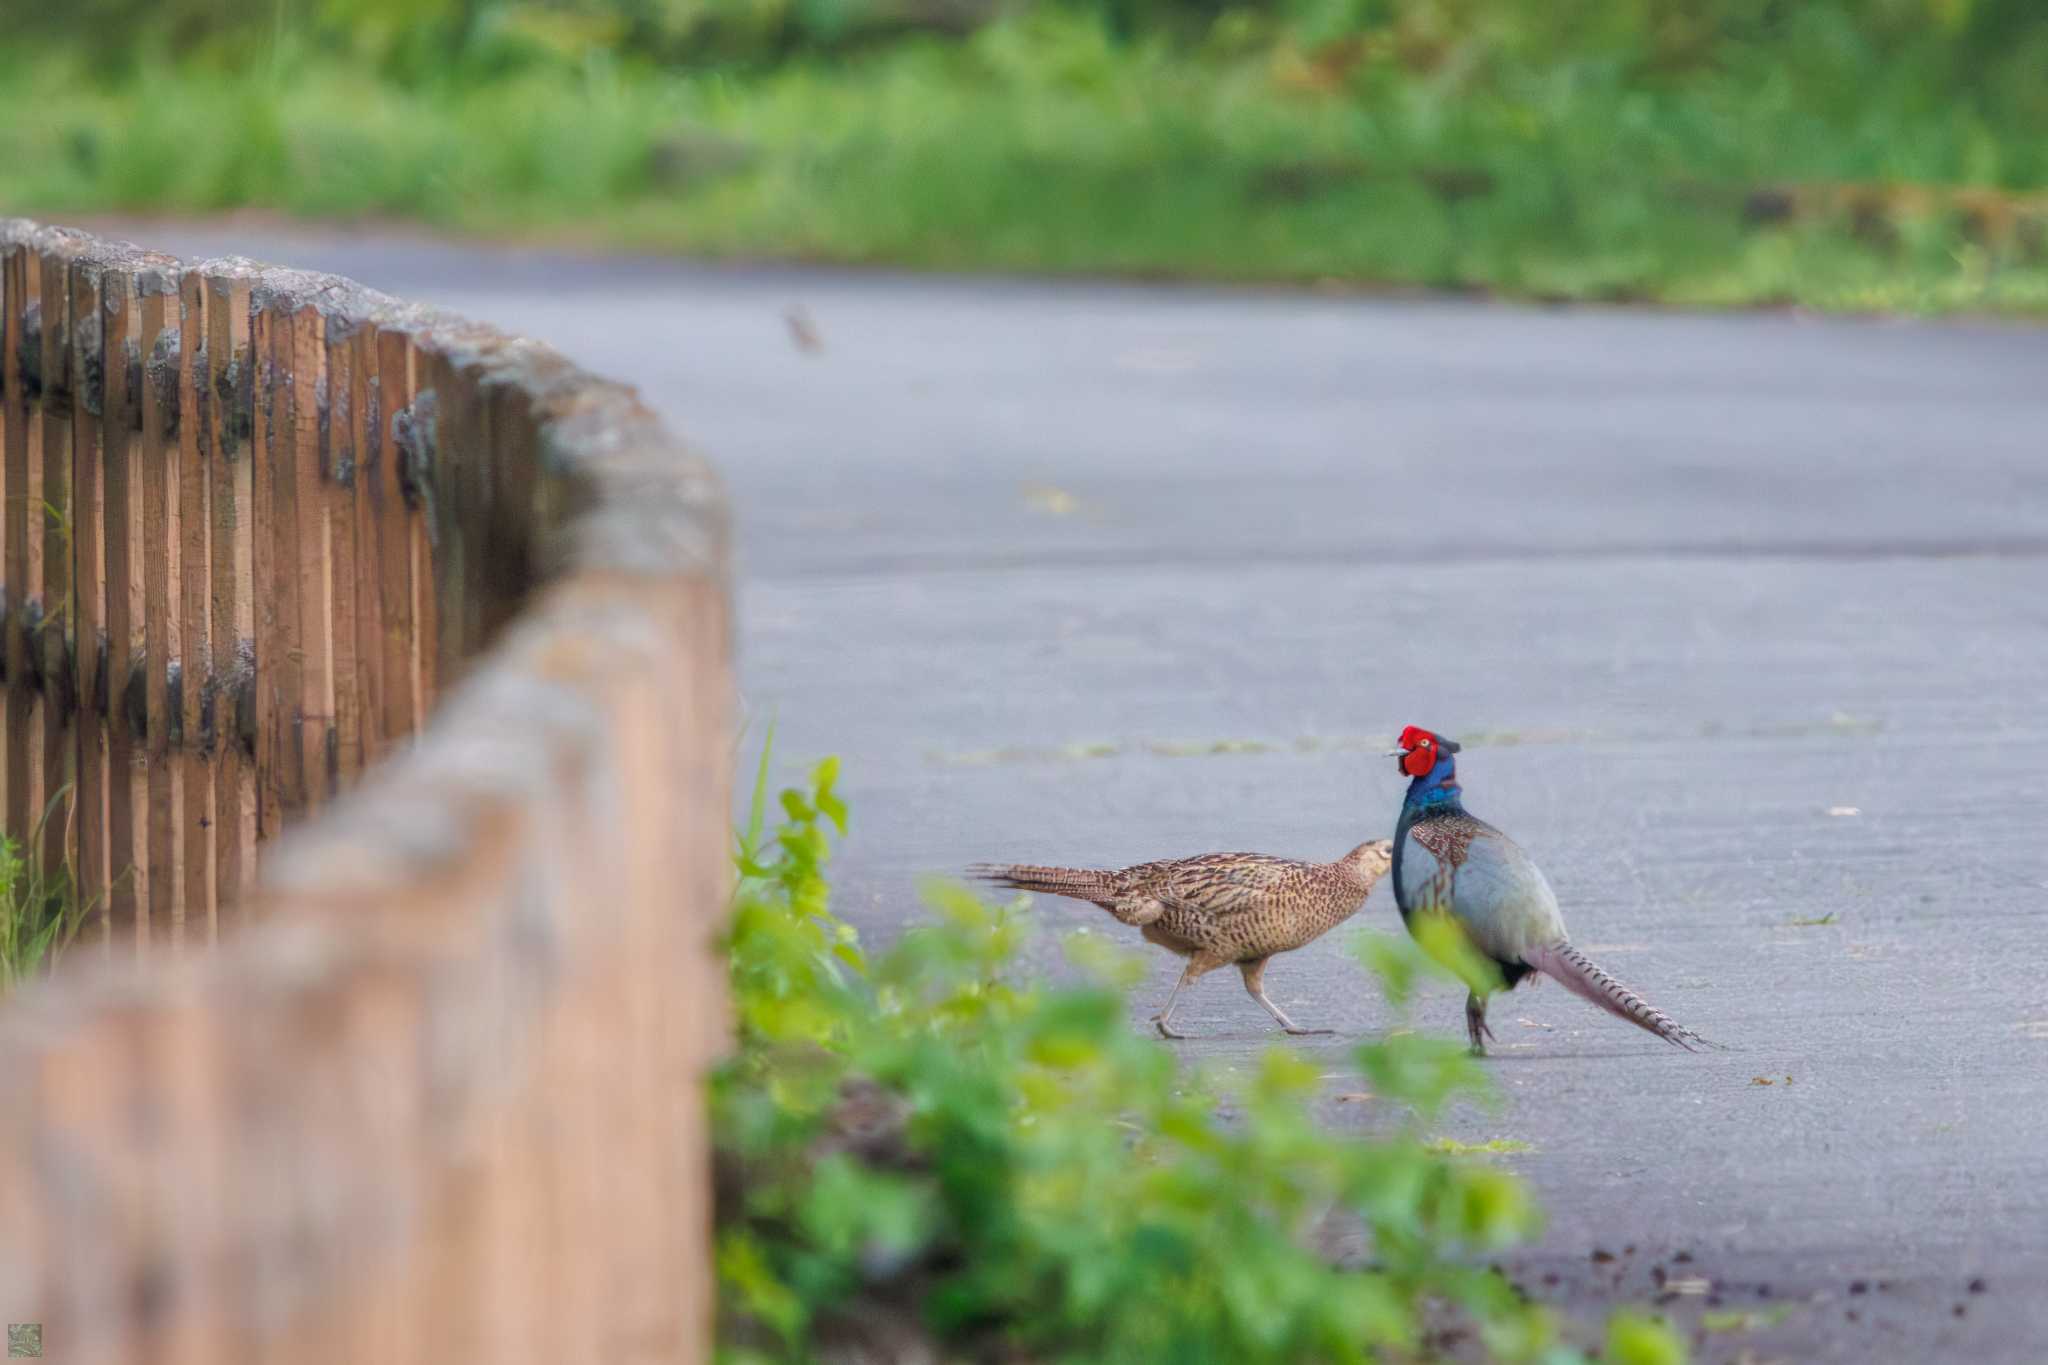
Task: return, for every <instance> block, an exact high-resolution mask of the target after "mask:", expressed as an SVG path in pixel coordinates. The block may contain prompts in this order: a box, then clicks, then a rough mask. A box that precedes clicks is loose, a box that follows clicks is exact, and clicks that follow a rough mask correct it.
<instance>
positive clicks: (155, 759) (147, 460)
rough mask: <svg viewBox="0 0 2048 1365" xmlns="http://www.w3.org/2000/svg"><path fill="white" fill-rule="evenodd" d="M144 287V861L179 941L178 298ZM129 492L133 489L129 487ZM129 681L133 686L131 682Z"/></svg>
mask: <svg viewBox="0 0 2048 1365" xmlns="http://www.w3.org/2000/svg"><path fill="white" fill-rule="evenodd" d="M140 283H141V288H142V343H141V358H142V373H141V375H140V376H139V378H140V386H139V387H140V393H141V398H142V465H141V468H140V469H139V470H137V471H136V479H137V480H139V482H140V483H141V485H142V487H141V498H140V499H139V501H140V503H141V527H142V535H141V550H142V555H141V558H142V585H143V586H142V627H143V630H142V639H143V650H142V657H143V675H142V689H141V690H142V696H141V700H142V712H143V717H144V721H143V725H142V735H141V739H142V755H143V757H142V769H143V791H144V793H145V802H146V806H145V809H146V811H147V818H146V820H145V822H144V828H145V846H146V854H145V865H146V866H147V868H148V875H147V882H148V889H149V924H150V939H151V941H152V942H153V943H155V944H157V945H160V946H164V947H175V946H177V945H178V944H179V943H181V941H182V939H183V937H184V919H185V904H184V896H185V877H184V869H183V868H182V867H180V866H179V864H178V847H177V838H178V830H179V825H180V822H179V819H178V791H177V781H176V777H177V774H176V771H175V769H173V767H172V765H171V710H170V689H169V683H170V673H171V665H172V662H173V659H174V657H175V646H176V643H177V641H178V640H179V638H180V630H179V622H178V621H177V620H176V619H175V618H173V617H172V615H171V607H172V597H171V575H172V565H171V552H172V548H173V546H174V545H175V544H176V543H177V540H178V524H177V521H176V518H175V516H174V512H175V509H176V508H177V505H178V504H177V489H176V484H175V481H176V477H177V466H178V462H177V447H176V444H175V441H176V439H177V433H176V429H175V424H176V422H177V418H178V415H179V409H178V405H177V396H176V394H175V393H170V392H166V390H165V388H164V385H163V383H162V380H163V377H164V375H165V374H166V372H168V373H169V374H171V375H173V376H175V375H176V374H177V373H178V364H179V362H178V356H177V350H176V348H177V347H178V345H179V337H178V334H177V331H176V329H175V328H174V327H173V325H172V324H173V323H174V321H175V320H176V317H177V296H176V294H175V293H174V292H173V284H172V282H171V281H170V280H169V279H167V278H166V277H165V276H164V275H163V274H162V273H161V272H157V271H150V272H146V273H145V274H144V275H143V277H142V279H141V282H140ZM131 496H133V494H132V493H131ZM130 686H131V687H132V686H133V684H132V683H131V684H130Z"/></svg>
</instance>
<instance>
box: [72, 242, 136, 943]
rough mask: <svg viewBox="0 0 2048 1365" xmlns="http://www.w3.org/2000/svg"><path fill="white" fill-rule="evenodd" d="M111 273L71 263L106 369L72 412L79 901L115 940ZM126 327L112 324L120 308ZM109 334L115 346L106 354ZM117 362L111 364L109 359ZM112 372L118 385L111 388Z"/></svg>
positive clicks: (117, 397)
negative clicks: (106, 463)
mask: <svg viewBox="0 0 2048 1365" xmlns="http://www.w3.org/2000/svg"><path fill="white" fill-rule="evenodd" d="M109 281H111V284H112V287H113V290H114V292H115V294H116V295H117V296H119V295H125V293H126V291H127V287H128V286H127V276H126V274H125V272H122V271H119V270H112V271H102V269H101V268H100V267H98V266H96V265H93V264H90V263H88V262H83V261H81V262H78V263H76V264H74V265H73V266H72V269H71V315H72V316H73V317H74V318H92V319H94V320H95V324H96V325H95V326H94V327H93V328H91V329H88V338H89V340H88V341H87V343H86V344H89V345H94V346H96V347H97V350H98V354H97V355H95V356H93V357H92V358H91V365H92V368H93V369H95V370H96V371H97V372H98V373H99V375H100V376H101V398H100V401H99V402H98V403H95V404H80V405H78V406H77V407H76V408H75V409H74V410H73V413H72V418H71V496H72V502H73V506H74V511H73V513H72V517H71V592H72V600H73V604H74V605H73V610H72V619H73V621H74V635H75V639H76V657H77V661H78V707H77V716H76V729H75V734H76V735H77V743H78V754H77V757H76V759H75V760H74V766H73V770H74V771H75V772H76V773H77V775H78V776H77V792H76V801H77V809H78V853H77V859H78V861H77V863H76V865H75V866H74V868H73V876H74V877H75V878H76V884H77V888H78V902H79V904H80V906H82V907H83V908H84V909H85V910H86V912H87V913H88V915H89V916H90V917H91V922H92V927H91V929H90V932H91V933H92V934H94V935H95V936H96V937H99V938H102V939H103V940H105V941H106V942H108V943H111V942H112V933H111V925H112V921H111V920H110V919H109V918H108V916H107V904H106V895H107V878H108V875H109V874H108V867H107V726H106V713H105V710H104V708H103V707H102V706H101V705H100V704H99V699H100V697H101V696H102V694H103V689H104V688H105V686H106V679H105V678H103V677H102V676H101V670H102V668H103V667H104V664H103V651H104V649H105V645H106V636H107V625H106V617H107V584H106V573H107V566H106V556H105V553H104V552H103V550H102V547H101V540H102V536H101V528H102V526H103V525H104V523H103V521H102V518H103V517H104V516H105V515H106V514H105V511H104V506H103V498H104V494H103V491H102V488H101V466H102V463H103V449H104V447H103V440H104V435H103V433H104V431H112V432H114V433H115V438H114V439H116V440H117V441H120V440H125V437H124V436H122V434H121V433H122V432H123V430H124V428H125V424H126V422H127V417H128V398H127V383H126V373H127V345H126V343H127V334H126V325H125V324H126V309H125V304H124V303H123V302H122V301H121V300H120V299H118V298H117V299H116V301H115V304H114V309H113V311H112V312H111V313H110V311H109V309H108V307H107V306H105V305H106V296H105V293H104V290H105V288H106V286H107V283H108V282H109ZM116 315H118V316H119V317H120V318H121V319H122V325H121V326H120V327H110V326H109V325H108V324H109V322H110V321H111V320H112V318H113V317H114V316H116ZM110 338H111V343H112V346H113V350H114V354H113V355H112V356H111V357H110V356H109V355H108V349H107V348H108V344H109V339H110ZM110 359H111V360H112V361H113V362H114V363H113V364H112V365H111V366H109V364H108V362H109V360H110ZM110 376H111V377H112V378H113V379H114V380H116V381H117V382H118V387H117V388H114V389H109V388H108V387H107V385H106V380H107V379H108V378H109V377H110Z"/></svg>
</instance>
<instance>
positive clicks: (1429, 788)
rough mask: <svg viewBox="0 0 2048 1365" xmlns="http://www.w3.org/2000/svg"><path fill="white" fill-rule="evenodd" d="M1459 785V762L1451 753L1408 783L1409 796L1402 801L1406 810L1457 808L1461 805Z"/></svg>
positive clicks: (1421, 810)
mask: <svg viewBox="0 0 2048 1365" xmlns="http://www.w3.org/2000/svg"><path fill="white" fill-rule="evenodd" d="M1460 795H1461V793H1460V789H1459V787H1458V763H1457V760H1456V759H1454V758H1452V757H1451V756H1450V755H1449V754H1444V755H1442V756H1441V757H1439V758H1438V759H1437V761H1436V766H1435V767H1433V768H1431V769H1430V770H1429V771H1428V772H1426V773H1424V774H1423V775H1422V776H1420V777H1418V778H1415V779H1414V780H1413V781H1411V782H1410V783H1409V784H1408V798H1407V800H1406V801H1404V802H1403V803H1402V805H1403V808H1404V809H1406V810H1410V811H1414V812H1417V813H1418V814H1419V813H1421V812H1423V811H1431V810H1446V809H1449V810H1455V809H1458V808H1459V807H1460V804H1461V803H1460V801H1459V797H1460Z"/></svg>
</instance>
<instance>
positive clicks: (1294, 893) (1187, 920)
mask: <svg viewBox="0 0 2048 1365" xmlns="http://www.w3.org/2000/svg"><path fill="white" fill-rule="evenodd" d="M1392 858H1393V845H1392V844H1391V843H1389V842H1388V841H1387V840H1385V839H1374V840H1372V841H1371V842H1369V843H1363V844H1360V845H1359V846H1358V847H1357V848H1354V849H1352V850H1351V851H1350V852H1349V853H1347V854H1345V855H1344V856H1343V857H1341V858H1339V859H1338V860H1337V861H1336V862H1334V863H1307V862H1296V861H1295V860H1293V859H1291V858H1273V857H1268V856H1267V855H1265V854H1263V853H1204V854H1201V855H1200V856H1198V857H1193V858H1173V859H1167V860H1165V861H1162V862H1156V863H1139V864H1138V865H1137V866H1136V867H1126V868H1122V869H1119V870H1114V871H1111V870H1107V869H1103V870H1097V869H1093V868H1078V867H1034V866H1030V865H1026V864H1002V865H991V864H987V863H983V864H978V865H976V866H974V867H971V868H969V869H968V875H969V876H971V877H976V878H978V879H980V880H982V881H986V882H994V883H996V884H997V885H1000V886H1007V887H1010V888H1012V889H1015V890H1020V891H1039V892H1043V893H1045V894H1046V895H1049V896H1068V897H1071V898H1072V899H1074V900H1082V901H1088V902H1090V903H1092V904H1094V905H1098V906H1100V907H1102V908H1103V909H1104V910H1107V911H1109V913H1110V914H1112V915H1114V916H1116V918H1117V919H1119V920H1121V921H1123V922H1124V923H1125V924H1129V925H1134V926H1136V927H1137V929H1138V931H1139V932H1140V933H1142V934H1144V936H1145V937H1146V938H1147V939H1149V940H1151V941H1152V942H1153V943H1156V944H1158V945H1159V946H1160V947H1162V948H1167V949H1170V950H1171V951H1173V952H1176V953H1178V954H1180V955H1181V956H1182V957H1184V958H1186V959H1187V966H1186V967H1185V968H1183V969H1182V971H1181V974H1180V980H1179V981H1177V982H1175V983H1174V987H1173V993H1172V994H1171V995H1169V996H1168V997H1167V999H1166V1007H1165V1008H1164V1009H1162V1010H1160V1012H1159V1013H1158V1014H1155V1015H1153V1016H1152V1022H1153V1023H1154V1024H1156V1025H1158V1026H1159V1032H1160V1033H1161V1035H1163V1036H1165V1037H1168V1038H1184V1037H1186V1036H1187V1035H1186V1034H1182V1033H1176V1032H1174V1029H1173V1007H1174V1005H1175V1003H1176V1002H1177V1001H1179V999H1180V993H1181V991H1182V990H1183V989H1185V988H1186V987H1187V986H1188V984H1189V983H1190V982H1193V981H1196V980H1198V979H1200V978H1201V977H1202V976H1204V975H1205V974H1207V973H1209V972H1212V971H1214V970H1215V969H1216V968H1218V967H1223V966H1227V965H1229V964H1231V963H1236V964H1237V969H1238V971H1239V972H1241V973H1242V974H1243V976H1244V988H1245V990H1246V992H1248V993H1249V994H1250V995H1251V997H1252V999H1254V1000H1256V1001H1258V1002H1259V1003H1260V1004H1261V1005H1263V1006H1265V1008H1266V1013H1268V1014H1270V1015H1272V1016H1273V1018H1274V1020H1275V1021H1277V1022H1278V1023H1279V1025H1280V1027H1281V1028H1283V1029H1286V1030H1287V1031H1288V1032H1289V1033H1328V1032H1330V1030H1329V1029H1306V1028H1301V1027H1299V1026H1297V1025H1296V1024H1295V1022H1294V1021H1293V1020H1292V1019H1289V1018H1288V1017H1287V1015H1286V1013H1285V1012H1284V1011H1283V1010H1282V1009H1281V1008H1280V1007H1279V1006H1278V1005H1276V1004H1274V1003H1273V1002H1272V1001H1271V1000H1269V999H1267V998H1266V987H1265V973H1266V962H1267V960H1268V959H1270V958H1271V957H1272V956H1273V955H1274V954H1275V953H1285V952H1289V951H1291V950H1293V949H1295V948H1299V947H1301V946H1303V945H1304V944H1307V943H1312V942H1314V941H1315V940H1316V939H1318V938H1321V937H1322V936H1323V935H1324V934H1326V933H1328V932H1329V931H1330V930H1332V929H1334V928H1336V927H1337V926H1338V925H1339V924H1342V923H1343V922H1344V921H1345V920H1347V919H1350V918H1351V917H1352V916H1353V915H1355V914H1357V913H1358V909H1359V907H1360V906H1362V905H1364V904H1365V898H1366V897H1367V896H1368V895H1369V894H1371V892H1372V888H1373V883H1374V882H1377V881H1378V880H1379V879H1380V877H1381V876H1383V875H1384V874H1385V873H1386V870H1387V867H1388V865H1389V864H1390V863H1391V861H1392Z"/></svg>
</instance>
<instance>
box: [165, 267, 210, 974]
mask: <svg viewBox="0 0 2048 1365" xmlns="http://www.w3.org/2000/svg"><path fill="white" fill-rule="evenodd" d="M178 335H179V336H180V337H181V338H182V339H183V341H184V345H183V346H182V347H180V349H179V356H178V372H177V385H178V405H179V407H178V463H177V471H178V534H179V539H178V547H177V548H178V574H177V602H178V608H177V610H178V689H177V697H176V715H177V721H178V743H177V745H176V746H175V753H176V757H175V760H174V761H175V762H176V763H177V765H178V793H179V801H180V806H179V821H180V832H179V847H180V854H181V858H182V861H183V864H184V882H185V895H184V899H185V930H186V933H187V935H188V936H190V937H191V938H193V939H194V940H195V941H197V942H200V943H212V942H213V941H214V936H215V934H216V933H217V932H218V927H219V908H218V903H217V902H216V900H215V892H214V838H215V835H214V823H215V822H214V813H213V812H214V774H213V768H212V766H211V763H210V762H209V757H208V753H207V745H206V741H205V736H204V733H203V731H204V727H203V724H202V722H203V719H204V710H203V708H204V702H205V694H206V688H207V685H208V679H209V677H210V675H211V673H212V669H211V666H210V659H209V656H210V654H211V652H212V641H211V638H210V630H209V627H210V624H211V622H210V619H209V609H210V608H211V606H212V581H211V561H210V550H211V543H212V534H211V532H212V517H211V515H210V510H211V509H210V508H209V506H208V492H209V488H208V484H209V479H208V470H207V460H208V447H209V446H210V444H211V437H212V421H213V416H214V410H215V407H216V404H215V403H214V402H213V401H212V400H213V395H212V385H211V383H210V376H209V374H208V365H207V358H206V338H207V316H206V286H205V281H203V280H202V279H200V278H199V276H197V275H195V274H192V273H190V272H187V273H186V274H184V275H182V276H180V278H179V280H178Z"/></svg>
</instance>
